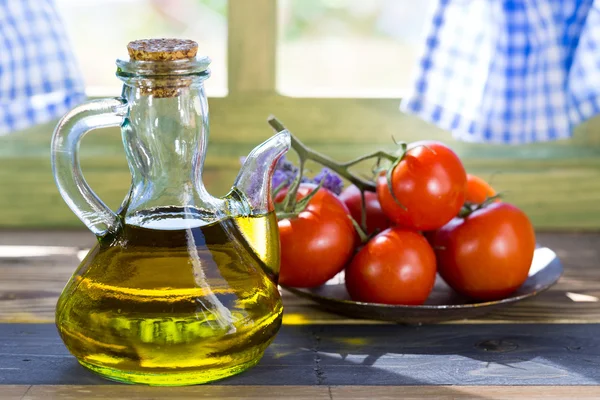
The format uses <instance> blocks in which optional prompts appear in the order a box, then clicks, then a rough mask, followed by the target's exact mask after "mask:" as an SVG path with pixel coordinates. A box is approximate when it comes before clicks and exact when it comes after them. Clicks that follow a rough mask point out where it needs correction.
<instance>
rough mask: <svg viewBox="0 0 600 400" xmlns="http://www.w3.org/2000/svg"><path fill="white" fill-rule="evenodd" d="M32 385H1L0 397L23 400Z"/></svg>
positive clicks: (4, 399) (7, 399)
mask: <svg viewBox="0 0 600 400" xmlns="http://www.w3.org/2000/svg"><path fill="white" fill-rule="evenodd" d="M1 373H2V371H1V370H0V374H1ZM30 387H31V386H30V385H1V386H0V397H1V398H2V399H3V400H21V399H22V398H23V396H24V395H25V393H27V391H28V390H29V389H30Z"/></svg>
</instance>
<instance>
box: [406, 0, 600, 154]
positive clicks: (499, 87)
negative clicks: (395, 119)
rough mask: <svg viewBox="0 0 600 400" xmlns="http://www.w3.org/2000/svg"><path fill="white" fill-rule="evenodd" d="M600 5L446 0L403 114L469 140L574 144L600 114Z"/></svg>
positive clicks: (568, 0) (595, 1) (565, 0)
mask: <svg viewBox="0 0 600 400" xmlns="http://www.w3.org/2000/svg"><path fill="white" fill-rule="evenodd" d="M599 46H600V0H439V3H438V5H437V9H436V11H435V13H434V15H433V17H432V20H431V28H430V31H429V35H428V37H427V41H426V44H425V49H424V54H423V56H422V58H421V60H420V64H419V68H418V73H417V76H416V78H415V81H414V86H413V88H412V91H411V93H410V94H409V95H408V96H407V97H405V98H404V99H403V101H402V104H401V105H400V109H401V110H403V111H404V112H407V113H410V114H416V115H418V116H420V117H421V118H423V119H425V120H426V121H429V122H432V123H434V124H436V125H438V126H440V127H441V128H443V129H446V130H449V131H451V132H452V133H453V135H454V136H455V137H456V138H458V139H460V140H464V141H471V142H488V143H507V144H521V143H530V142H540V141H550V140H556V139H563V138H568V137H570V136H571V133H572V129H573V127H574V126H575V125H577V124H578V123H580V122H582V121H584V120H586V119H587V118H590V117H591V116H593V115H595V114H598V113H599V112H600V97H599V96H600V51H598V47H599Z"/></svg>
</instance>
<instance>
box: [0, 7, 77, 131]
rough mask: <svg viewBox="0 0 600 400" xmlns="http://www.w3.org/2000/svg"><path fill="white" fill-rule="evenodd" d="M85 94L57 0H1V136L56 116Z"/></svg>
mask: <svg viewBox="0 0 600 400" xmlns="http://www.w3.org/2000/svg"><path fill="white" fill-rule="evenodd" d="M84 98H85V94H84V86H83V81H82V76H81V74H80V72H79V70H78V67H77V64H76V62H75V60H74V57H73V55H72V53H71V50H70V46H69V42H68V40H67V37H66V34H65V31H64V28H63V23H62V21H61V20H60V17H59V15H58V13H57V10H56V7H55V5H54V2H53V1H52V0H0V135H2V134H8V133H11V132H16V131H18V130H21V129H24V128H27V127H29V126H32V125H35V124H39V123H43V122H47V121H49V120H51V119H53V118H57V117H59V116H62V115H63V114H64V113H66V112H67V111H68V110H69V109H71V108H73V106H75V105H76V104H78V103H80V102H81V101H82V100H83V99H84Z"/></svg>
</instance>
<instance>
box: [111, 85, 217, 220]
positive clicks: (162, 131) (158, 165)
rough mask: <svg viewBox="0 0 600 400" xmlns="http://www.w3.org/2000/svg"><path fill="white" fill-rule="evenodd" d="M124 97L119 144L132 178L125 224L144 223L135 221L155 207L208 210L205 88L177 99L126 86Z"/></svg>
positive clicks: (189, 89)
mask: <svg viewBox="0 0 600 400" xmlns="http://www.w3.org/2000/svg"><path fill="white" fill-rule="evenodd" d="M123 95H124V97H125V99H126V100H127V102H128V104H129V115H128V116H127V118H126V119H125V122H124V124H123V129H122V134H123V143H124V145H125V152H126V154H127V159H128V163H129V168H130V170H131V175H132V188H131V193H130V195H129V198H128V199H127V202H126V205H125V207H124V210H123V211H124V212H125V220H126V223H133V224H136V225H142V224H143V222H144V221H137V222H136V220H138V219H140V218H141V219H144V218H145V217H143V216H144V215H150V216H151V215H152V212H151V211H152V210H156V209H157V208H163V209H164V208H166V207H169V208H171V209H180V210H181V209H183V210H190V212H195V211H192V210H198V209H208V210H210V209H211V208H212V207H210V204H208V203H210V202H211V200H212V197H211V196H210V195H209V194H208V193H207V192H206V189H205V187H204V184H203V182H202V168H203V164H204V155H205V153H206V140H207V138H208V102H207V99H206V95H205V93H204V87H203V85H202V84H201V83H198V84H192V85H189V86H185V87H180V88H178V90H177V95H176V96H167V97H160V96H155V95H154V94H152V93H150V94H149V93H148V90H147V89H144V88H143V87H140V86H139V85H128V84H126V85H125V86H124V88H123ZM144 211H150V212H149V213H144ZM128 219H129V220H130V221H128Z"/></svg>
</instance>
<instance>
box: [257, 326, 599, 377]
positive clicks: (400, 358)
mask: <svg viewBox="0 0 600 400" xmlns="http://www.w3.org/2000/svg"><path fill="white" fill-rule="evenodd" d="M599 334H600V326H599V325H596V324H585V325H555V324H523V325H514V324H504V325H501V324H482V325H429V326H420V327H418V326H400V325H327V326H295V327H290V326H288V327H286V328H285V329H284V330H283V332H282V334H281V337H280V338H278V339H279V340H278V342H277V343H276V346H274V347H273V351H275V354H277V351H278V350H279V351H281V350H283V349H285V348H288V349H293V348H294V347H296V344H297V343H298V342H300V341H301V340H302V338H308V337H311V338H312V342H311V343H310V344H309V343H304V344H303V346H301V348H302V349H304V353H303V355H304V357H307V355H308V353H309V352H310V353H312V359H313V365H314V366H315V368H316V372H317V375H318V378H319V380H320V382H321V383H323V384H328V385H419V384H421V385H423V384H424V385H582V384H584V385H585V384H587V385H592V384H597V383H598V382H600V368H598V367H599V366H600V339H599ZM277 345H278V346H280V348H278V347H277ZM288 351H291V350H288ZM282 354H285V350H283V353H282ZM288 357H289V359H290V362H291V361H292V359H293V358H294V357H298V356H297V355H295V356H288ZM283 358H284V359H285V358H286V356H285V355H284V356H283ZM268 362H269V361H268V358H267V359H266V360H265V363H268ZM302 362H304V363H306V361H301V362H300V363H302ZM294 363H295V361H294Z"/></svg>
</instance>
